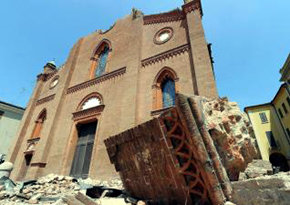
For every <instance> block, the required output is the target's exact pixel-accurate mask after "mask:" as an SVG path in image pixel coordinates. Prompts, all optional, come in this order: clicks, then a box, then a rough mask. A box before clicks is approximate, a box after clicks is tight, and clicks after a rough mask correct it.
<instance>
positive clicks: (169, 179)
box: [105, 108, 225, 204]
mask: <svg viewBox="0 0 290 205" xmlns="http://www.w3.org/2000/svg"><path fill="white" fill-rule="evenodd" d="M197 132H198V131H197ZM203 143H204V142H203V141H202V140H201V141H199V139H198V138H192V137H191V135H190V131H188V130H187V128H186V127H185V120H182V119H180V116H179V114H178V112H177V110H176V109H175V108H172V109H170V110H168V111H166V112H165V113H163V114H162V115H161V116H160V117H158V118H156V119H154V120H151V121H148V122H146V123H144V124H141V125H139V126H137V127H135V128H133V129H130V130H128V131H126V132H123V133H121V134H119V135H116V136H113V137H110V138H108V139H107V140H105V145H106V147H107V151H108V155H109V157H110V160H111V163H113V164H114V165H115V169H116V171H118V172H119V174H120V176H121V179H122V181H123V184H124V186H125V188H126V190H127V191H129V192H130V194H132V195H133V196H135V197H139V198H144V199H150V200H152V201H153V204H158V203H163V204H185V203H186V201H187V204H196V203H198V204H223V202H224V200H225V196H224V193H223V191H222V189H221V184H220V182H219V181H218V180H217V179H216V178H215V173H216V171H219V170H215V169H214V168H213V167H211V166H209V165H208V163H210V159H206V157H207V156H203V157H200V154H201V153H203V152H201V153H198V150H199V149H200V148H198V147H200V146H204V144H203ZM197 148H198V149H197ZM208 151H209V152H210V151H211V150H208ZM205 159H206V160H205ZM206 161H207V162H206ZM220 166H222V164H220Z"/></svg>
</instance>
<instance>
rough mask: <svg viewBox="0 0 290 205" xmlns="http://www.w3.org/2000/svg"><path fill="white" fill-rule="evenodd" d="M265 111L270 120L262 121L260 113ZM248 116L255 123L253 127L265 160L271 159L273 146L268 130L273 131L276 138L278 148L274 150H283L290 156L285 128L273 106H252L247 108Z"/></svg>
mask: <svg viewBox="0 0 290 205" xmlns="http://www.w3.org/2000/svg"><path fill="white" fill-rule="evenodd" d="M262 112H264V113H265V114H266V116H267V119H268V122H267V123H262V121H261V118H260V115H259V113H262ZM247 113H248V116H249V118H250V120H251V123H252V125H253V129H254V132H255V135H256V139H257V143H258V146H259V149H260V152H261V156H262V159H263V160H267V161H269V156H270V154H271V153H270V152H271V147H270V144H269V141H268V138H267V135H266V132H267V131H272V133H273V136H274V138H275V141H276V144H277V146H278V149H276V150H273V149H272V151H277V152H281V153H282V154H283V155H284V156H285V157H286V158H287V159H289V158H290V155H289V153H287V152H289V151H288V150H287V149H288V148H289V146H288V145H289V144H288V142H287V141H285V140H286V138H285V134H284V131H283V128H282V126H281V124H280V122H279V119H278V116H277V114H276V111H275V109H274V107H273V106H271V105H264V106H259V107H251V108H248V109H247Z"/></svg>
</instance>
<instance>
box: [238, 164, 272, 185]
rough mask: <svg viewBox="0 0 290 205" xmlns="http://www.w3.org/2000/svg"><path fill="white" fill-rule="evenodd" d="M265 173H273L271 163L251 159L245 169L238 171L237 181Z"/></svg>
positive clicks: (264, 174)
mask: <svg viewBox="0 0 290 205" xmlns="http://www.w3.org/2000/svg"><path fill="white" fill-rule="evenodd" d="M266 175H273V168H272V165H271V163H270V162H269V161H264V160H253V161H252V162H251V163H249V164H248V166H247V168H246V170H245V171H244V172H241V173H240V176H239V181H243V180H246V179H252V178H256V177H261V176H266Z"/></svg>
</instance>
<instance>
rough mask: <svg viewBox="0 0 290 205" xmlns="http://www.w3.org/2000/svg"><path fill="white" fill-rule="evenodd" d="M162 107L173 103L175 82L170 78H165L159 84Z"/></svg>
mask: <svg viewBox="0 0 290 205" xmlns="http://www.w3.org/2000/svg"><path fill="white" fill-rule="evenodd" d="M161 89H162V105H163V108H167V107H171V106H174V105H175V83H174V81H173V80H172V79H171V78H167V79H166V80H165V81H164V82H163V83H162V85H161Z"/></svg>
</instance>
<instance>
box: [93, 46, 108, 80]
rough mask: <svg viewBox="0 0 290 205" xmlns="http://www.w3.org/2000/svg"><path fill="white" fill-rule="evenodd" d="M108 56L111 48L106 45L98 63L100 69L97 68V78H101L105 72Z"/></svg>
mask: <svg viewBox="0 0 290 205" xmlns="http://www.w3.org/2000/svg"><path fill="white" fill-rule="evenodd" d="M108 55H109V47H108V46H107V45H106V46H105V47H104V50H103V51H102V52H101V53H100V55H99V59H98V61H99V62H98V67H97V68H96V74H95V77H99V76H101V75H102V74H103V73H104V72H105V68H106V64H107V60H108Z"/></svg>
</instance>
